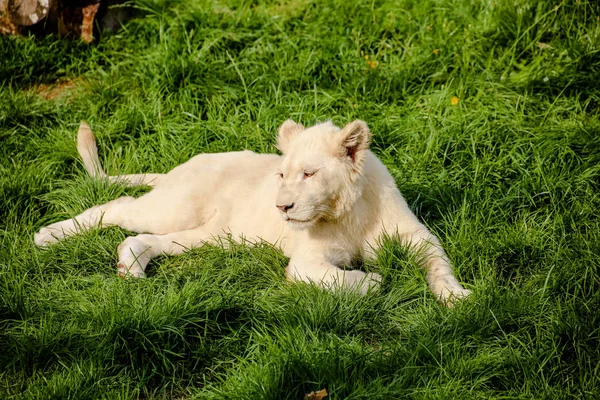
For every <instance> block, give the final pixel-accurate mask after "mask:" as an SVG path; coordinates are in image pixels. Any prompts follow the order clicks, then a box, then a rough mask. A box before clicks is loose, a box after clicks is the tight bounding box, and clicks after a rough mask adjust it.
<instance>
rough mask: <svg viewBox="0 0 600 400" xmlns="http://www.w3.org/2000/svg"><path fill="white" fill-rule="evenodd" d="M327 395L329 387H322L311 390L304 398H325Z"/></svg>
mask: <svg viewBox="0 0 600 400" xmlns="http://www.w3.org/2000/svg"><path fill="white" fill-rule="evenodd" d="M325 397H327V389H321V390H319V391H318V392H310V393H307V394H306V395H304V400H323V399H324V398H325Z"/></svg>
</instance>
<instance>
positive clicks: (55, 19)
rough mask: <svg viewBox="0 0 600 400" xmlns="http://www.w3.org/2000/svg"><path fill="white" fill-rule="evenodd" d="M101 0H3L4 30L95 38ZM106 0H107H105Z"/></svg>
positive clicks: (0, 23) (1, 26)
mask: <svg viewBox="0 0 600 400" xmlns="http://www.w3.org/2000/svg"><path fill="white" fill-rule="evenodd" d="M100 1H101V0H0V33H4V34H12V35H16V34H23V33H26V32H27V31H32V32H34V33H36V32H37V33H40V31H41V32H42V33H56V32H58V33H59V34H60V35H61V36H73V35H74V36H79V37H80V38H81V40H83V41H84V42H86V43H89V42H91V41H92V40H93V39H94V36H93V32H94V19H95V17H96V13H97V12H98V9H99V8H100ZM105 1H106V0H105Z"/></svg>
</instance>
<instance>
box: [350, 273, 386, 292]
mask: <svg viewBox="0 0 600 400" xmlns="http://www.w3.org/2000/svg"><path fill="white" fill-rule="evenodd" d="M348 275H349V276H348ZM348 278H349V279H348ZM346 281H347V282H348V284H349V286H350V287H353V288H356V289H358V291H360V293H361V294H366V293H367V292H368V291H369V290H375V289H377V288H378V287H379V285H380V284H381V275H379V274H376V273H374V272H369V273H368V274H365V273H364V272H362V271H346Z"/></svg>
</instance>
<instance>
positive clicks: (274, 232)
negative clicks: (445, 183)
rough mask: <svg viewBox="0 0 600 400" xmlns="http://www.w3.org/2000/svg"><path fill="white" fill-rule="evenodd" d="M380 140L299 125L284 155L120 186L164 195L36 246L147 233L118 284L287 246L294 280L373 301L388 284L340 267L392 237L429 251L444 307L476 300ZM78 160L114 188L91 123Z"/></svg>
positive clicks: (232, 160)
mask: <svg viewBox="0 0 600 400" xmlns="http://www.w3.org/2000/svg"><path fill="white" fill-rule="evenodd" d="M370 138H371V133H370V131H369V128H368V127H367V125H366V124H365V123H364V122H362V121H354V122H352V123H350V124H348V125H346V126H345V127H344V128H343V129H340V128H338V127H336V126H335V125H333V124H332V123H331V122H326V123H322V124H319V125H315V126H313V127H311V128H308V129H305V128H304V127H303V126H302V125H300V124H296V123H295V122H293V121H291V120H288V121H286V122H284V124H283V125H282V126H281V128H280V130H279V139H278V148H279V149H280V150H281V151H282V152H283V156H278V155H274V154H256V153H253V152H250V151H242V152H232V153H218V154H200V155H198V156H196V157H194V158H192V159H191V160H189V161H188V162H186V163H184V164H182V165H180V166H178V167H176V168H174V169H173V170H171V171H170V172H169V173H168V174H147V175H144V174H138V175H122V176H116V177H109V179H111V181H120V182H122V183H125V184H129V185H140V184H146V185H150V186H153V187H154V189H153V190H152V191H150V192H149V193H147V194H145V195H143V196H141V197H139V198H137V199H136V198H132V197H121V198H119V199H116V200H113V201H111V202H109V203H106V204H103V205H100V206H96V207H93V208H91V209H88V210H86V211H85V212H83V213H82V214H80V215H78V216H76V217H74V218H72V219H68V220H66V221H61V222H57V223H54V224H52V225H49V226H47V227H45V228H42V229H41V230H40V231H39V232H38V233H37V234H36V235H35V243H36V244H37V245H38V246H43V245H47V244H50V243H53V242H56V241H57V240H60V239H62V238H64V237H67V236H70V235H73V234H76V233H77V232H79V231H81V230H84V229H91V228H96V227H103V226H112V225H117V226H120V227H122V228H125V229H128V230H131V231H134V232H138V233H141V234H140V235H138V236H133V237H129V238H127V239H126V240H125V241H124V242H123V243H121V245H120V246H119V248H118V255H119V263H118V269H119V274H120V275H121V276H131V277H143V276H145V272H144V270H145V269H146V265H147V264H148V262H149V261H150V260H151V259H152V258H153V257H155V256H157V255H159V254H180V253H182V252H184V251H186V250H187V249H190V248H192V247H197V246H201V245H202V244H203V243H206V242H209V241H211V240H214V239H215V238H216V237H218V236H219V235H224V234H231V235H232V236H233V237H234V238H240V237H244V238H246V239H249V240H252V241H254V240H256V241H257V240H266V241H267V242H270V243H273V244H275V245H276V246H278V247H280V248H281V249H282V250H283V252H284V254H285V255H286V256H287V257H289V258H290V262H289V265H288V267H287V269H286V275H287V277H288V278H289V279H292V280H301V281H306V282H315V283H317V284H319V285H321V286H323V287H331V286H335V285H345V286H350V287H356V288H358V289H359V290H360V291H362V292H366V291H367V290H368V289H369V288H370V287H375V286H377V285H378V284H379V281H380V279H381V278H380V276H379V275H377V274H374V273H369V274H365V273H364V272H362V271H357V270H344V269H342V268H340V267H343V266H345V265H348V264H351V263H352V262H353V261H356V260H360V259H365V258H372V257H374V249H375V248H376V247H377V246H378V245H379V243H380V238H381V236H382V234H384V233H387V234H390V235H395V236H397V237H398V238H400V239H401V240H403V241H405V242H406V243H408V244H410V245H411V246H412V247H413V248H414V249H419V251H420V252H419V254H420V261H421V263H422V264H423V266H424V267H425V268H426V270H427V280H428V282H429V286H430V288H431V291H432V292H433V293H434V295H435V296H436V297H437V298H439V299H440V300H441V301H442V302H444V303H447V304H451V301H452V300H453V299H459V298H462V297H465V296H467V295H469V293H470V292H469V291H468V290H466V289H464V288H463V287H462V286H461V285H460V283H459V282H458V281H457V280H456V278H455V277H454V275H453V273H452V268H451V266H450V263H449V262H448V259H447V257H446V255H445V253H444V251H443V250H442V248H441V247H440V244H439V241H438V239H437V238H436V237H435V236H433V235H432V234H431V233H430V232H429V230H428V229H427V228H426V227H425V226H424V225H423V224H421V223H420V222H419V221H418V219H417V218H416V216H415V215H414V214H413V213H412V212H411V210H410V209H409V208H408V205H407V204H406V201H405V200H404V198H403V197H402V195H401V194H400V192H399V191H398V189H397V188H396V185H395V182H394V179H393V178H392V176H391V175H390V173H389V172H388V170H387V169H386V168H385V166H384V165H383V164H382V163H381V161H379V160H378V159H377V157H376V156H375V155H374V154H373V153H372V152H371V151H370V150H369V149H368V146H369V142H370ZM78 150H79V153H80V154H81V156H82V158H83V162H84V165H85V166H86V169H87V170H88V171H89V173H90V174H91V175H92V176H95V177H100V178H102V177H106V174H105V173H104V171H103V170H102V167H101V165H100V161H99V158H98V152H97V149H96V141H95V139H94V135H93V133H92V131H91V130H90V129H89V127H88V126H87V125H86V124H85V123H82V124H81V127H80V130H79V135H78Z"/></svg>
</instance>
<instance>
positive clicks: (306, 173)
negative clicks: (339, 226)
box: [276, 120, 371, 229]
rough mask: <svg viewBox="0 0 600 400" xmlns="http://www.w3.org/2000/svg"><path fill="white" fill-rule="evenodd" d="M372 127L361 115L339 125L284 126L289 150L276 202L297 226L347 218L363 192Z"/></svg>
mask: <svg viewBox="0 0 600 400" xmlns="http://www.w3.org/2000/svg"><path fill="white" fill-rule="evenodd" d="M370 140H371V132H370V131H369V128H368V127H367V124H366V123H364V122H363V121H359V120H356V121H354V122H351V123H350V124H348V125H346V126H345V127H344V128H343V129H340V128H338V127H337V126H335V125H334V124H333V123H332V122H330V121H329V122H325V123H322V124H318V125H315V126H312V127H310V128H304V126H302V125H301V124H298V123H295V122H294V121H292V120H287V121H285V122H284V123H283V125H281V128H279V139H278V143H277V147H278V148H279V150H281V152H282V153H283V156H284V157H283V161H282V163H281V166H280V171H279V192H278V194H277V200H276V206H277V208H278V209H279V210H280V212H281V215H282V217H283V219H284V220H286V221H288V222H289V223H291V224H293V226H294V227H296V228H300V229H302V228H308V227H310V226H313V225H315V224H317V223H318V222H323V221H331V220H335V219H339V218H341V217H343V216H344V215H345V214H346V213H347V212H349V211H350V210H351V209H352V206H353V205H354V204H355V202H356V200H357V199H358V197H359V196H360V195H361V193H362V190H363V187H364V182H363V179H362V177H363V169H364V161H365V156H366V152H367V151H368V148H369V142H370Z"/></svg>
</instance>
